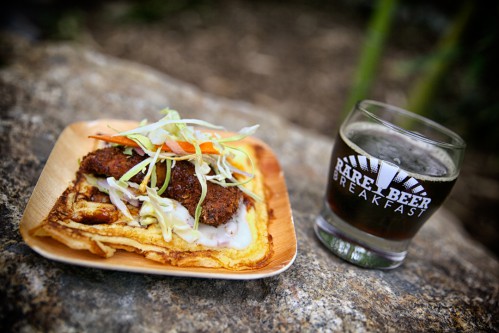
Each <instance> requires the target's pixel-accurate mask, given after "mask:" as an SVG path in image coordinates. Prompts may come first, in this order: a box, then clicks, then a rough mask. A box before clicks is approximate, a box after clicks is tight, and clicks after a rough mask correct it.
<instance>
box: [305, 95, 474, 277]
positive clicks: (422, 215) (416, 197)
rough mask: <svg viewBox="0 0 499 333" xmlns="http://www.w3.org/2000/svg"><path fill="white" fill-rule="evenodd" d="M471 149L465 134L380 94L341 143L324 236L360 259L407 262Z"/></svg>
mask: <svg viewBox="0 0 499 333" xmlns="http://www.w3.org/2000/svg"><path fill="white" fill-rule="evenodd" d="M464 149H465V143H464V141H463V140H462V139H461V138H460V137H459V136H458V135H457V134H455V133H454V132H452V131H450V130H448V129H447V128H445V127H443V126H441V125H439V124H437V123H436V122H434V121H432V120H429V119H426V118H424V117H421V116H419V115H417V114H414V113H411V112H409V111H406V110H403V109H401V108H397V107H394V106H391V105H387V104H384V103H380V102H376V101H369V100H365V101H361V102H359V103H357V105H355V107H354V108H353V110H352V111H351V112H350V114H349V116H348V117H347V119H346V120H345V121H344V122H343V124H342V125H341V127H340V130H339V133H338V136H337V139H336V141H335V144H334V147H333V152H332V157H331V162H330V163H331V164H330V168H329V178H328V185H327V190H326V195H325V200H324V206H323V209H322V211H321V212H320V214H319V215H318V217H317V218H316V221H315V225H314V229H315V233H316V235H317V236H318V238H319V239H320V240H321V242H322V243H323V244H324V245H325V246H326V247H327V248H329V249H330V250H331V251H332V252H333V253H335V254H336V255H337V256H339V257H341V258H343V259H345V260H347V261H349V262H351V263H354V264H356V265H359V266H363V267H369V268H386V269H389V268H395V267H397V266H399V265H400V264H401V263H402V262H403V260H404V258H405V257H406V254H407V248H408V246H409V243H410V242H411V239H412V238H413V237H414V235H415V234H416V232H417V231H418V230H419V228H421V226H422V225H423V224H424V222H425V221H426V220H428V218H430V216H431V215H432V214H433V213H434V212H435V211H436V210H437V209H438V208H439V207H440V206H441V205H442V203H443V202H444V200H445V198H446V197H447V195H448V194H449V192H450V191H451V189H452V187H453V185H454V183H455V182H456V179H457V176H458V174H459V169H460V166H461V162H462V159H463V154H464Z"/></svg>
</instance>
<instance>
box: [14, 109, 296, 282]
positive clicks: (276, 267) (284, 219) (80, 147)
mask: <svg viewBox="0 0 499 333" xmlns="http://www.w3.org/2000/svg"><path fill="white" fill-rule="evenodd" d="M136 126H137V123H136V122H132V121H125V120H105V119H104V120H98V121H92V122H79V123H74V124H72V125H70V126H68V127H67V128H66V129H65V130H64V131H63V132H62V134H61V135H60V137H59V139H58V140H57V142H56V144H55V146H54V149H53V150H52V153H51V154H50V156H49V159H48V161H47V164H46V165H45V168H44V169H43V171H42V174H41V175H40V178H39V180H38V183H37V184H36V187H35V189H34V190H33V194H32V195H31V198H30V200H29V202H28V205H27V207H26V210H25V211H24V215H23V217H22V219H21V222H20V231H21V235H22V237H23V239H24V241H25V242H26V244H28V245H29V246H30V247H31V248H32V249H33V250H35V251H36V252H38V253H39V254H41V255H42V256H44V257H46V258H49V259H53V260H57V261H61V262H64V263H69V264H75V265H81V266H88V267H95V268H102V269H112V270H121V271H129V272H139V273H151V274H164V275H172V276H186V277H202V278H219V279H241V280H245V279H258V278H263V277H269V276H273V275H276V274H279V273H282V272H283V271H285V270H286V269H287V268H289V267H290V266H291V264H292V263H293V261H294V259H295V258H296V251H297V250H296V248H297V246H296V235H295V230H294V224H293V218H292V215H291V207H290V204H289V198H288V192H287V188H286V184H285V180H284V175H283V173H282V171H281V168H280V166H279V162H278V161H277V159H276V157H275V155H274V153H273V152H272V150H271V149H270V148H269V147H268V146H267V145H266V144H265V143H263V142H262V141H260V140H258V139H256V138H247V139H245V140H248V141H250V142H252V143H256V144H258V145H259V146H261V147H262V149H261V154H260V160H259V167H260V170H261V171H262V173H263V175H264V183H265V189H266V194H267V199H268V206H269V207H268V208H269V212H271V213H270V214H269V215H270V221H269V233H270V234H271V235H272V238H273V243H274V254H273V256H272V257H271V259H270V261H269V263H268V264H267V265H266V266H265V267H262V268H259V269H254V270H246V271H231V270H227V269H219V268H217V269H213V268H197V267H196V268H190V267H187V268H186V267H176V266H170V265H164V264H160V263H157V262H154V261H151V260H148V259H145V258H144V257H142V256H141V255H138V254H135V253H129V252H126V251H117V252H116V253H115V255H114V256H113V257H111V258H107V259H104V258H100V257H98V256H96V255H93V254H91V253H90V252H87V251H79V250H73V249H70V248H68V247H66V246H65V245H63V244H61V243H59V242H57V241H55V240H53V239H52V238H50V237H35V236H32V235H30V233H29V230H31V229H33V228H34V227H36V226H38V225H39V224H40V223H41V222H42V221H43V219H44V218H45V217H46V216H47V215H48V213H49V211H50V210H51V209H52V206H53V205H54V203H55V202H56V200H57V198H58V197H59V196H60V195H61V194H62V192H63V191H64V190H65V189H66V187H68V186H69V185H70V183H71V182H72V180H73V179H74V176H75V172H76V171H77V170H78V159H80V158H81V157H83V156H84V155H85V154H87V153H88V152H90V151H92V150H94V149H95V148H96V141H95V140H91V139H88V136H89V135H93V134H96V133H99V132H100V133H109V132H110V128H112V129H116V130H120V131H124V130H127V129H130V128H133V127H136Z"/></svg>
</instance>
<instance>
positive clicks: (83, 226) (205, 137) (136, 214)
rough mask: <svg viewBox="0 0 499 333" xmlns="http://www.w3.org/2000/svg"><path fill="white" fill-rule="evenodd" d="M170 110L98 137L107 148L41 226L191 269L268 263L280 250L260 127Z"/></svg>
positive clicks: (96, 249)
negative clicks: (235, 126) (226, 126)
mask: <svg viewBox="0 0 499 333" xmlns="http://www.w3.org/2000/svg"><path fill="white" fill-rule="evenodd" d="M162 113H163V114H164V116H163V117H162V118H161V119H160V120H159V121H157V122H154V123H147V122H146V121H144V122H142V123H141V124H139V126H138V127H136V128H134V129H132V130H128V131H123V132H117V133H115V134H112V135H103V134H98V133H96V135H93V136H91V138H93V139H96V140H98V142H100V143H101V144H100V146H99V147H98V149H96V150H94V151H91V152H89V153H88V154H87V155H85V156H83V157H82V159H81V161H80V166H79V169H78V170H77V172H76V175H75V179H74V181H73V183H72V184H71V185H70V186H69V187H68V188H67V189H66V190H65V191H64V193H62V195H61V196H60V197H59V198H58V200H57V202H56V203H55V205H54V206H53V208H52V209H51V211H50V213H49V214H48V216H47V217H46V218H45V219H44V221H43V222H42V223H41V224H40V225H39V226H38V227H36V228H35V229H34V230H32V233H33V234H34V235H36V236H41V237H42V236H48V237H52V238H54V239H55V240H57V241H59V242H61V243H63V244H65V245H66V246H68V247H70V248H72V249H77V250H88V251H90V252H92V253H94V254H96V255H99V256H101V257H106V258H108V257H111V256H113V255H114V254H115V252H116V251H117V250H125V251H129V252H135V253H138V254H140V255H143V256H144V257H145V258H147V259H150V260H154V261H157V262H160V263H164V264H169V265H174V266H182V267H220V268H226V269H231V270H244V269H254V268H259V267H262V266H265V265H266V264H267V263H268V260H269V259H270V257H271V256H272V253H273V250H272V237H271V235H270V234H269V232H268V221H269V218H268V213H267V205H266V201H265V191H264V183H263V175H262V172H261V170H260V169H259V163H258V162H259V161H258V151H259V149H261V147H259V146H258V145H257V144H255V143H252V141H248V140H244V138H246V137H247V136H250V135H252V134H253V133H254V132H255V131H256V129H257V127H258V126H253V127H248V128H244V129H242V130H241V131H239V132H238V133H227V132H224V131H223V128H221V127H219V126H216V125H213V124H210V123H208V122H205V121H201V120H197V119H182V118H181V117H180V115H179V114H178V112H176V111H174V110H170V109H166V110H163V111H162ZM194 126H197V127H194ZM199 127H202V128H204V129H203V130H201V129H199ZM213 130H215V131H213Z"/></svg>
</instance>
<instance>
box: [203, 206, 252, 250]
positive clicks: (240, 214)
mask: <svg viewBox="0 0 499 333" xmlns="http://www.w3.org/2000/svg"><path fill="white" fill-rule="evenodd" d="M198 231H199V232H200V233H201V236H200V237H199V238H198V240H197V241H196V242H197V243H198V244H201V245H204V246H209V247H224V248H232V249H236V250H241V249H244V248H245V247H247V246H249V245H250V244H251V240H252V238H251V230H250V227H249V224H248V219H247V218H246V205H244V204H240V205H239V209H238V210H237V212H236V213H235V214H234V216H233V217H232V218H231V219H230V220H229V221H228V222H227V223H225V224H222V225H220V226H218V227H213V226H210V225H206V224H202V223H200V224H199V227H198Z"/></svg>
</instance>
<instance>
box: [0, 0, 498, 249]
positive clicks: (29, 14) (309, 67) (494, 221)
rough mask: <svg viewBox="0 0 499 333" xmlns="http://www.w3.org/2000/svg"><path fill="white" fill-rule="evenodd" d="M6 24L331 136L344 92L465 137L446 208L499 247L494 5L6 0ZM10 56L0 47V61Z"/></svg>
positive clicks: (444, 0)
mask: <svg viewBox="0 0 499 333" xmlns="http://www.w3.org/2000/svg"><path fill="white" fill-rule="evenodd" d="M3 6H4V8H3V9H2V12H1V13H0V28H1V29H2V31H3V32H8V33H12V34H16V35H21V36H23V38H25V39H27V40H28V41H29V42H31V43H34V44H39V43H50V42H60V41H64V42H69V43H76V44H83V45H86V46H88V47H91V48H94V49H96V50H98V51H100V52H102V53H104V54H108V55H112V56H115V57H119V58H123V59H128V60H131V61H135V62H139V63H143V64H146V65H149V66H151V67H153V68H156V69H157V70H159V71H161V72H164V73H166V74H168V75H170V76H172V77H174V78H177V79H180V80H182V81H185V82H188V83H191V84H193V85H195V86H198V87H199V88H200V89H202V90H204V91H206V92H209V93H212V94H214V95H217V96H221V97H226V98H230V99H238V100H243V101H248V102H250V103H253V104H255V105H257V106H259V107H263V108H265V109H266V110H268V111H269V112H274V113H277V114H280V115H281V116H282V117H285V118H287V119H289V121H291V122H293V123H295V124H297V125H299V126H303V127H305V128H309V129H311V130H314V131H317V132H319V133H322V134H324V135H326V136H329V137H334V136H335V135H336V131H337V128H338V125H339V124H340V122H341V120H342V119H343V117H344V116H345V113H346V112H348V110H349V109H350V108H351V106H352V104H353V103H354V101H356V100H359V99H362V98H370V99H376V100H380V101H384V102H388V103H391V104H394V105H398V106H401V107H406V108H408V109H410V110H412V111H414V112H417V113H420V114H422V115H425V116H427V117H430V118H432V119H434V120H436V121H438V122H440V123H442V124H444V125H445V126H447V127H449V128H451V129H453V130H454V131H456V132H458V133H459V134H461V135H462V136H463V137H464V139H465V140H466V141H467V143H468V149H467V152H466V157H465V162H464V167H463V171H462V174H461V177H460V179H459V181H458V183H457V184H456V187H455V188H454V190H453V193H452V195H451V197H450V198H449V199H448V200H447V202H446V206H447V208H449V209H450V210H451V211H452V212H453V213H454V214H456V215H457V216H458V217H459V219H460V220H461V221H462V222H463V226H464V228H465V229H466V230H467V231H468V232H469V234H470V235H471V236H472V237H473V238H475V239H476V240H478V241H480V242H481V243H482V244H484V246H486V247H487V248H488V249H489V250H490V251H491V252H493V253H494V254H495V255H496V257H499V218H497V215H498V214H497V213H496V209H497V207H498V203H499V152H498V149H499V65H498V59H499V20H498V17H499V4H498V3H493V4H491V3H490V2H486V1H463V0H461V1H451V0H440V1H432V0H418V1H416V0H376V1H372V0H350V1H347V0H330V1H326V0H311V1H306V0H290V1H249V0H236V1H228V0H221V1H208V0H178V1H166V0H145V1H132V0H128V1H95V0H88V1H62V0H17V1H9V3H8V4H7V5H3ZM10 61H12V57H11V52H10V50H9V48H8V47H1V48H0V66H8V65H9V62H10Z"/></svg>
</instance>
